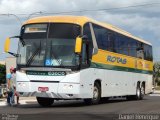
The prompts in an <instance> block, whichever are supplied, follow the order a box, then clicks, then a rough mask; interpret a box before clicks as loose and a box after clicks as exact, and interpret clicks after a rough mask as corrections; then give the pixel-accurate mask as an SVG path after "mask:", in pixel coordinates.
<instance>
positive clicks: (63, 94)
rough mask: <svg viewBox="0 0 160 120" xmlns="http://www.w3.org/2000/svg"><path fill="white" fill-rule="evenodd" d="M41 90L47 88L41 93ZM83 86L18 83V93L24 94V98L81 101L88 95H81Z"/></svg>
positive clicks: (73, 84)
mask: <svg viewBox="0 0 160 120" xmlns="http://www.w3.org/2000/svg"><path fill="white" fill-rule="evenodd" d="M39 88H47V90H46V91H41V90H40V89H39ZM81 89H83V88H82V86H81V85H80V84H79V83H43V84H42V83H38V82H17V91H19V92H23V96H26V97H29V96H36V97H47V98H55V99H80V98H85V97H86V96H87V95H85V94H81Z"/></svg>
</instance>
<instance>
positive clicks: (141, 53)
mask: <svg viewBox="0 0 160 120" xmlns="http://www.w3.org/2000/svg"><path fill="white" fill-rule="evenodd" d="M137 58H140V59H144V44H143V43H141V42H137Z"/></svg>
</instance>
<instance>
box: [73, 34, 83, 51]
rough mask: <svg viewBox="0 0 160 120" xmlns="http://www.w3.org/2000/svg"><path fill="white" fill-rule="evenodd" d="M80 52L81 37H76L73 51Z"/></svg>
mask: <svg viewBox="0 0 160 120" xmlns="http://www.w3.org/2000/svg"><path fill="white" fill-rule="evenodd" d="M81 52H82V38H81V37H77V38H76V44H75V53H77V54H80V53H81Z"/></svg>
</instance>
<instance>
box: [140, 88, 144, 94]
mask: <svg viewBox="0 0 160 120" xmlns="http://www.w3.org/2000/svg"><path fill="white" fill-rule="evenodd" d="M141 94H142V95H144V87H143V86H142V87H141Z"/></svg>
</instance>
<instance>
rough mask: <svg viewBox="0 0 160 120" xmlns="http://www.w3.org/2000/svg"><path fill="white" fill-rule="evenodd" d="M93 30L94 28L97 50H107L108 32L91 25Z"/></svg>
mask: <svg viewBox="0 0 160 120" xmlns="http://www.w3.org/2000/svg"><path fill="white" fill-rule="evenodd" d="M93 28H94V32H95V36H96V40H97V45H98V48H99V49H103V50H106V49H107V39H108V31H107V30H106V29H105V28H103V27H100V26H98V25H93Z"/></svg>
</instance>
